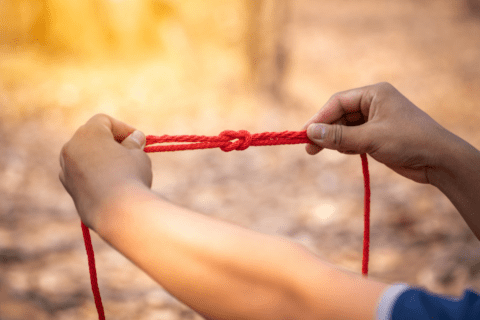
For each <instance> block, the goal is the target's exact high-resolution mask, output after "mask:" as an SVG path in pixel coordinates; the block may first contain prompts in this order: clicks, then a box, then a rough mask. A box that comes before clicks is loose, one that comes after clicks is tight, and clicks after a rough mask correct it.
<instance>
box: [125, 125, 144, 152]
mask: <svg viewBox="0 0 480 320" xmlns="http://www.w3.org/2000/svg"><path fill="white" fill-rule="evenodd" d="M146 143H147V139H146V137H145V134H144V133H143V132H142V131H139V130H135V131H133V133H132V134H131V135H129V136H128V137H126V138H125V139H124V140H123V141H122V143H121V145H123V146H124V147H126V148H129V149H141V150H143V148H144V147H145V144H146Z"/></svg>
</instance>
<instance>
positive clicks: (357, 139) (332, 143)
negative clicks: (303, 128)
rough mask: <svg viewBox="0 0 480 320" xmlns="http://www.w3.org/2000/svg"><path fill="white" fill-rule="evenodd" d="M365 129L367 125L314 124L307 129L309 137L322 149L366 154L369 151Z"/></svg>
mask: <svg viewBox="0 0 480 320" xmlns="http://www.w3.org/2000/svg"><path fill="white" fill-rule="evenodd" d="M365 129H366V124H364V125H360V126H351V127H349V126H344V125H340V124H325V123H312V124H311V125H309V126H308V128H307V136H308V138H309V139H310V140H312V142H313V143H314V144H316V145H318V146H319V147H321V148H327V149H332V150H338V151H339V152H342V153H348V154H360V153H366V152H367V149H369V148H368V147H369V142H368V140H367V139H365Z"/></svg>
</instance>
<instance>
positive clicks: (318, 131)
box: [307, 123, 327, 139]
mask: <svg viewBox="0 0 480 320" xmlns="http://www.w3.org/2000/svg"><path fill="white" fill-rule="evenodd" d="M326 130H327V128H326V126H324V125H323V124H320V123H312V124H311V125H309V126H308V129H307V131H308V136H309V137H310V138H312V139H323V138H324V137H325V131H326Z"/></svg>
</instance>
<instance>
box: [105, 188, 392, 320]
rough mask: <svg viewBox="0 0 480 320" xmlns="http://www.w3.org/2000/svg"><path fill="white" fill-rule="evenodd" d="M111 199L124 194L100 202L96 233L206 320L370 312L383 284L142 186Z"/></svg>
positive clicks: (365, 315)
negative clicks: (175, 202) (101, 216)
mask: <svg viewBox="0 0 480 320" xmlns="http://www.w3.org/2000/svg"><path fill="white" fill-rule="evenodd" d="M132 190H136V191H134V192H133V193H132ZM122 193H124V194H122ZM114 199H123V200H117V201H115V200H113V201H108V202H106V203H108V204H106V205H105V206H104V207H103V208H102V209H101V211H102V212H103V214H104V216H105V217H108V218H106V220H105V221H108V223H106V224H104V225H103V228H102V229H101V230H98V231H99V234H100V235H101V236H102V237H103V238H104V239H105V240H106V241H107V242H109V243H110V244H111V245H112V246H113V247H114V248H116V249H117V250H118V251H120V252H121V253H123V254H124V255H125V256H126V257H127V258H129V259H130V260H131V261H133V262H134V263H135V264H136V265H137V266H139V267H140V268H141V269H143V270H144V271H145V272H146V273H147V274H149V275H150V276H151V277H152V278H153V279H155V280H156V281H157V282H158V283H159V284H161V285H162V286H163V287H164V288H165V289H166V290H167V291H169V292H170V293H171V294H172V295H174V296H175V297H177V298H178V299H179V300H181V301H183V302H184V303H186V304H187V305H189V306H190V307H191V308H192V309H194V310H196V311H197V312H199V313H200V314H202V315H204V316H206V317H208V318H210V319H259V320H260V319H262V320H265V319H272V320H273V319H374V318H375V312H376V307H377V306H376V303H377V301H378V299H379V296H380V294H381V293H382V291H383V290H384V289H385V288H386V286H387V285H386V284H383V283H380V282H377V281H374V280H370V279H366V278H364V277H362V276H360V275H354V274H349V273H344V272H341V271H339V270H337V269H336V268H335V267H334V266H332V265H329V264H327V263H325V262H323V261H321V260H320V259H318V258H317V257H315V256H314V255H313V254H311V253H310V252H308V251H307V250H306V249H305V248H303V247H302V246H300V245H297V244H295V243H293V242H290V241H288V240H285V239H282V238H279V237H274V236H269V235H264V234H261V233H257V232H254V231H251V230H248V229H245V228H242V227H239V226H236V225H232V224H229V223H226V222H224V221H220V220H217V219H213V218H210V217H207V216H203V215H201V214H198V213H195V212H192V211H189V210H187V209H184V208H179V207H177V206H175V205H173V204H171V203H168V202H165V201H163V200H160V199H159V198H157V197H156V196H155V195H153V194H152V193H151V192H150V191H149V190H148V189H145V188H138V189H136V188H131V187H129V188H126V191H120V194H117V195H115V196H114ZM346 306H348V307H346Z"/></svg>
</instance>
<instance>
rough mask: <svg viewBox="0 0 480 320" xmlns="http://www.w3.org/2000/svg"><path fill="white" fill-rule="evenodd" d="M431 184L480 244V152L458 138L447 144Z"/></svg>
mask: <svg viewBox="0 0 480 320" xmlns="http://www.w3.org/2000/svg"><path fill="white" fill-rule="evenodd" d="M443 142H444V147H445V149H444V152H442V153H440V154H439V157H438V165H436V166H435V168H432V169H430V170H429V171H428V178H429V182H430V183H431V184H432V185H434V186H435V187H437V188H438V189H439V190H440V191H442V192H443V194H445V195H446V196H447V197H448V199H450V201H451V202H452V203H453V205H454V206H455V207H456V208H457V210H458V212H460V214H461V215H462V217H463V219H464V220H465V222H466V223H467V224H468V226H469V227H470V229H472V231H473V233H474V234H475V236H476V237H477V238H478V239H479V240H480V151H478V150H477V149H475V148H474V147H473V146H472V145H470V144H469V143H467V142H466V141H464V140H462V139H460V138H459V137H457V136H456V135H454V134H451V135H450V136H449V137H448V138H446V139H444V140H443Z"/></svg>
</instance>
